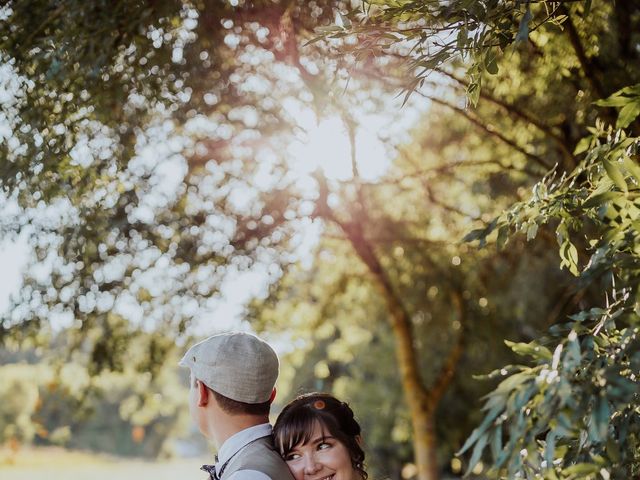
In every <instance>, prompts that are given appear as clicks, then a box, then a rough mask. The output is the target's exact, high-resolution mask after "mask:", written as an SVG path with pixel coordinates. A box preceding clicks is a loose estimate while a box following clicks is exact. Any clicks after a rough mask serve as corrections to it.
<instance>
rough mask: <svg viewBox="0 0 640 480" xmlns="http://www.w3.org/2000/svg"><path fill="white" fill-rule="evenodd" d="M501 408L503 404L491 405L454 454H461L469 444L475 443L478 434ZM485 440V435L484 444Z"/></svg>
mask: <svg viewBox="0 0 640 480" xmlns="http://www.w3.org/2000/svg"><path fill="white" fill-rule="evenodd" d="M503 408H504V405H496V406H495V407H493V408H492V409H491V410H490V411H489V413H487V416H486V417H484V420H483V421H482V423H481V424H480V425H479V426H478V427H477V428H476V429H474V430H473V432H471V435H470V436H469V438H467V440H466V441H465V442H464V445H462V448H461V449H460V450H458V452H457V453H456V455H462V454H463V453H464V452H466V451H467V450H468V449H469V448H470V447H471V445H473V444H474V443H476V441H477V440H479V439H480V438H481V437H480V436H481V435H482V434H483V433H484V432H486V431H487V429H488V428H489V426H490V425H491V423H492V422H493V421H494V420H495V419H496V417H497V416H498V415H499V414H500V412H502V410H503ZM486 441H487V439H486V437H485V439H484V442H485V444H486Z"/></svg>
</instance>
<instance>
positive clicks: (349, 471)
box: [285, 423, 358, 480]
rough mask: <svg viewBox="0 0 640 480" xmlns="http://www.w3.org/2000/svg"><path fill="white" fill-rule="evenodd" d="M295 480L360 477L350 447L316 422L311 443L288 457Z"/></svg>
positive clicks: (334, 479) (351, 478)
mask: <svg viewBox="0 0 640 480" xmlns="http://www.w3.org/2000/svg"><path fill="white" fill-rule="evenodd" d="M285 461H286V462H287V466H288V467H289V470H291V473H292V474H293V477H294V478H295V480H357V478H358V476H357V475H356V471H355V470H354V468H353V466H352V465H351V456H350V455H349V451H348V450H347V447H345V446H344V444H342V443H341V442H339V441H338V440H336V439H335V438H334V437H332V436H331V435H330V434H329V433H328V432H325V431H324V430H323V428H322V427H321V426H320V425H319V424H318V423H316V424H315V426H314V428H313V433H312V435H311V439H310V440H309V442H307V443H305V444H298V445H296V446H295V447H293V450H291V451H290V452H289V453H288V454H287V456H286V457H285Z"/></svg>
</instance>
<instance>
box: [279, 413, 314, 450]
mask: <svg viewBox="0 0 640 480" xmlns="http://www.w3.org/2000/svg"><path fill="white" fill-rule="evenodd" d="M288 413H289V415H286V414H285V415H286V417H287V418H286V421H282V422H280V424H279V425H278V424H276V426H275V427H274V432H273V433H274V437H275V444H276V448H277V449H278V451H280V452H281V454H282V456H283V457H286V456H287V455H288V454H289V453H290V452H291V451H292V450H293V449H294V448H295V447H296V446H298V445H304V444H306V443H309V442H310V441H311V435H313V430H314V427H315V426H316V425H320V427H321V428H322V430H324V429H325V427H324V425H323V424H324V422H323V421H322V420H320V419H319V418H318V417H319V415H317V413H316V412H314V411H312V410H309V409H306V408H301V409H299V410H297V411H295V412H288ZM283 420H285V419H283Z"/></svg>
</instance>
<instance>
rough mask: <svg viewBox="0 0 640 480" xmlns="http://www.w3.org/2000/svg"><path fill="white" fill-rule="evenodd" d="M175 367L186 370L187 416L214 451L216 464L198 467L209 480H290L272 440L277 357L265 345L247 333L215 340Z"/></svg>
mask: <svg viewBox="0 0 640 480" xmlns="http://www.w3.org/2000/svg"><path fill="white" fill-rule="evenodd" d="M180 365H181V366H183V367H188V368H189V369H190V370H191V388H190V391H189V409H190V411H191V416H192V418H193V419H194V421H195V422H196V424H197V425H198V427H199V428H200V431H201V432H202V434H203V435H204V436H205V437H207V438H208V439H210V440H211V441H212V442H213V443H214V445H215V447H216V449H217V451H218V455H217V456H216V464H215V465H204V466H203V467H202V469H203V470H205V471H207V472H208V473H209V475H210V478H211V480H293V477H292V476H291V473H290V472H289V469H288V468H287V465H286V464H285V463H284V461H283V460H282V458H281V457H280V455H279V454H278V452H276V450H275V448H274V446H273V439H272V436H271V425H270V424H269V409H270V407H271V402H272V401H273V399H274V397H275V393H276V391H275V383H276V379H277V378H278V357H277V355H276V353H275V352H274V351H273V349H272V348H271V347H270V346H269V344H268V343H266V342H265V341H263V340H261V339H259V338H258V337H256V336H255V335H251V334H248V333H240V332H231V333H223V334H220V335H214V336H212V337H209V338H207V339H206V340H204V341H202V342H200V343H197V344H195V345H194V346H192V347H191V348H190V349H189V350H188V351H187V353H185V355H184V357H183V358H182V360H180Z"/></svg>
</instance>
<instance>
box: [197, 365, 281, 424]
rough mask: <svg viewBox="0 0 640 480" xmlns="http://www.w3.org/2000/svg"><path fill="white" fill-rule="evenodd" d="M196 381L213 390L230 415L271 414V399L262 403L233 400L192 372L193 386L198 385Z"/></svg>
mask: <svg viewBox="0 0 640 480" xmlns="http://www.w3.org/2000/svg"><path fill="white" fill-rule="evenodd" d="M196 382H200V383H202V385H204V386H205V388H206V389H207V390H209V391H210V392H211V394H212V395H213V397H214V398H215V399H216V402H218V405H219V406H220V408H221V409H222V411H223V412H226V413H228V414H230V415H269V411H270V410H271V401H267V402H262V403H245V402H239V401H237V400H233V399H231V398H229V397H225V396H224V395H222V394H221V393H218V392H216V391H215V390H212V389H211V388H209V387H207V385H206V384H205V383H204V382H203V381H202V380H198V379H197V378H196V377H194V376H193V374H192V375H191V384H192V387H193V388H195V387H196Z"/></svg>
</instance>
